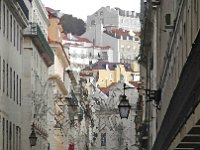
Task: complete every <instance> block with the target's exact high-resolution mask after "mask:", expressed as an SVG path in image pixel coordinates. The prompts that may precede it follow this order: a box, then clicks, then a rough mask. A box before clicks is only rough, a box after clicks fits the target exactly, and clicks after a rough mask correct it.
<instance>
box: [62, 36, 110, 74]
mask: <svg viewBox="0 0 200 150" xmlns="http://www.w3.org/2000/svg"><path fill="white" fill-rule="evenodd" d="M62 43H63V45H64V48H65V52H66V53H68V54H69V58H70V68H71V70H73V71H78V72H79V71H80V70H82V69H83V68H85V67H86V66H88V65H91V64H94V63H95V62H97V61H98V60H107V61H110V62H113V49H111V48H110V46H97V45H94V43H92V42H90V41H89V40H88V39H86V38H81V37H79V36H74V35H71V34H67V35H66V36H65V37H64V39H63V42H62Z"/></svg>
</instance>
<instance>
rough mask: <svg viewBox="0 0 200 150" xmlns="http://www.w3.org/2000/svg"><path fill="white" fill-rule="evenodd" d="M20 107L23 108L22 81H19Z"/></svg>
mask: <svg viewBox="0 0 200 150" xmlns="http://www.w3.org/2000/svg"><path fill="white" fill-rule="evenodd" d="M19 86H20V87H19V100H20V101H19V105H20V106H21V105H22V80H21V79H20V80H19Z"/></svg>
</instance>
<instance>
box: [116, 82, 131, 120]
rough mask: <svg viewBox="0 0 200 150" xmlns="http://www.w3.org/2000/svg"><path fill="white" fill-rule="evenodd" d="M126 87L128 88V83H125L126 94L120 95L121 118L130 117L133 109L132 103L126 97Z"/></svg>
mask: <svg viewBox="0 0 200 150" xmlns="http://www.w3.org/2000/svg"><path fill="white" fill-rule="evenodd" d="M125 89H126V84H125V83H124V94H123V95H120V97H119V99H120V103H119V105H118V108H119V114H120V117H121V119H123V118H126V119H128V116H129V113H130V109H131V105H130V104H129V101H128V99H127V98H126V97H127V96H126V95H125Z"/></svg>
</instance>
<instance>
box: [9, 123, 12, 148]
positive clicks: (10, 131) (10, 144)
mask: <svg viewBox="0 0 200 150" xmlns="http://www.w3.org/2000/svg"><path fill="white" fill-rule="evenodd" d="M9 147H10V148H9V149H10V150H11V149H12V123H11V122H10V127H9Z"/></svg>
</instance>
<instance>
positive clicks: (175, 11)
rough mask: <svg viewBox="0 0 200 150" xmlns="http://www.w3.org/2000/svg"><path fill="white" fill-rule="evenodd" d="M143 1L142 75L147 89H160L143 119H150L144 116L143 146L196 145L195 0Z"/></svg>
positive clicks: (155, 149)
mask: <svg viewBox="0 0 200 150" xmlns="http://www.w3.org/2000/svg"><path fill="white" fill-rule="evenodd" d="M143 2H144V1H143ZM169 4H170V5H169ZM142 6H143V9H142V12H143V13H142V16H143V17H142V18H141V19H142V32H143V36H142V38H141V41H142V42H141V43H142V44H141V45H142V48H141V63H142V64H143V67H144V68H143V70H144V74H143V75H142V76H143V77H144V79H145V80H144V83H145V86H146V88H151V89H153V88H154V89H156V90H157V89H161V91H162V93H161V97H160V101H156V102H155V101H154V102H155V103H154V102H152V103H154V104H156V105H157V106H159V107H154V108H152V107H148V111H149V117H148V118H147V119H150V118H154V119H151V120H148V121H149V122H150V123H149V129H150V130H149V131H150V132H149V134H148V137H149V142H148V149H153V150H165V149H169V150H174V149H177V150H178V149H180V150H181V149H199V148H200V145H199V136H198V131H199V126H198V125H199V98H198V97H199V94H198V93H199V71H198V64H199V63H198V62H199V52H198V42H199V26H200V24H199V20H198V16H199V13H200V11H199V10H200V9H199V6H200V2H199V1H186V0H178V1H162V3H161V2H160V1H153V0H152V1H148V2H146V1H145V3H142ZM147 31H148V32H147ZM149 39H152V40H149Z"/></svg>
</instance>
